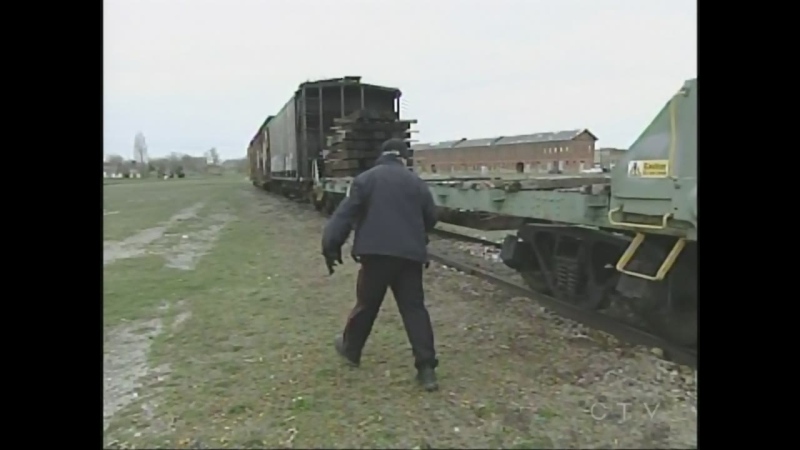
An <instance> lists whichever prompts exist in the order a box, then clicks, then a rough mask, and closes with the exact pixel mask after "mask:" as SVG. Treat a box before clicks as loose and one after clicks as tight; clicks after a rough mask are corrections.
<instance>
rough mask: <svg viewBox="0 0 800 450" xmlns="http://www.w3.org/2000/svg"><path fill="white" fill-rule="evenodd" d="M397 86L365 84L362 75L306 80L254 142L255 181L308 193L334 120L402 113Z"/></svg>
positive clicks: (252, 164)
mask: <svg viewBox="0 0 800 450" xmlns="http://www.w3.org/2000/svg"><path fill="white" fill-rule="evenodd" d="M400 96H401V92H400V90H399V89H397V88H393V87H386V86H378V85H372V84H365V83H362V82H361V77H342V78H334V79H327V80H319V81H309V82H305V83H302V84H300V86H299V87H298V89H297V91H296V92H295V93H294V95H293V96H292V98H290V99H289V101H288V102H286V104H285V105H284V106H283V108H281V110H280V112H278V113H277V114H275V115H274V116H270V117H268V118H267V120H266V121H264V123H263V124H262V125H261V127H259V130H258V133H257V134H256V136H254V137H253V139H252V140H251V141H250V146H249V148H248V154H249V157H250V167H251V178H252V180H253V182H254V184H258V185H261V186H262V187H264V188H266V189H269V190H275V189H276V190H280V191H283V192H284V193H289V192H287V191H294V192H297V193H302V192H308V191H309V190H310V188H311V185H312V183H313V179H314V178H315V176H318V175H319V174H315V173H313V172H314V171H315V170H316V169H315V168H316V167H318V165H319V164H315V161H316V162H317V163H318V162H319V161H320V160H321V158H322V155H323V150H324V149H325V142H326V140H327V137H328V136H329V135H330V134H331V133H332V131H331V128H332V127H333V126H334V119H337V118H342V117H345V116H346V115H348V114H351V113H353V112H356V111H359V110H366V111H373V112H376V113H382V114H386V113H392V114H394V115H395V117H399V111H400Z"/></svg>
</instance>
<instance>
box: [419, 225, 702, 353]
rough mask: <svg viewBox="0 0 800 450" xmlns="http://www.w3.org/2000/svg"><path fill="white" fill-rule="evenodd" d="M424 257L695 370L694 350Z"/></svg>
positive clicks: (444, 233)
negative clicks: (659, 352) (646, 347)
mask: <svg viewBox="0 0 800 450" xmlns="http://www.w3.org/2000/svg"><path fill="white" fill-rule="evenodd" d="M434 234H436V235H438V236H441V237H443V238H446V239H453V240H460V241H465V242H473V243H477V244H482V245H486V246H491V247H495V248H500V247H502V244H500V243H497V242H492V241H489V240H486V239H482V238H479V237H475V236H468V235H464V234H461V233H457V232H453V231H449V230H440V229H437V230H436V231H435V232H434ZM428 255H429V256H430V259H431V260H432V261H436V262H438V263H440V264H443V265H445V266H448V267H452V268H454V269H457V270H460V271H462V272H464V273H466V274H469V275H472V276H476V277H478V278H481V279H484V280H486V281H489V282H490V283H492V284H495V285H497V286H499V287H501V288H503V289H506V290H508V291H511V292H514V293H516V294H519V295H522V296H525V297H528V298H531V299H532V300H534V301H537V302H538V303H539V304H540V305H541V306H544V307H545V308H547V309H549V310H551V311H553V312H555V313H556V314H558V315H560V316H562V317H564V318H567V319H570V320H574V321H576V322H579V323H581V324H583V325H585V326H587V327H589V328H592V329H595V330H600V331H603V332H605V333H608V334H611V335H613V336H615V337H616V338H617V339H619V340H621V341H624V342H628V343H631V344H635V345H645V346H648V347H656V348H660V349H661V350H662V351H663V352H664V356H663V358H664V359H666V360H668V361H672V362H675V363H678V364H683V365H686V366H689V367H692V368H697V351H696V350H694V349H687V348H683V347H680V346H677V345H675V344H672V343H670V342H668V341H666V340H664V339H662V338H660V337H658V336H656V335H654V334H651V333H649V332H647V331H646V330H643V329H641V328H638V327H635V326H633V325H629V324H627V323H625V322H622V321H620V320H618V319H615V318H614V317H611V316H607V315H605V314H602V313H598V312H595V311H587V310H585V309H582V308H579V307H577V306H575V305H572V304H571V303H568V302H565V301H562V300H559V299H557V298H555V297H551V296H549V295H545V294H542V293H539V292H536V291H533V290H531V289H530V288H528V287H527V286H523V285H521V284H518V283H517V282H515V281H512V280H509V279H507V278H504V277H501V276H499V275H496V274H493V273H491V272H488V271H486V270H484V269H481V268H479V267H477V266H473V265H470V264H466V263H463V262H460V261H456V260H454V259H452V258H448V257H446V256H443V255H440V254H437V253H435V252H433V251H430V250H429V252H428Z"/></svg>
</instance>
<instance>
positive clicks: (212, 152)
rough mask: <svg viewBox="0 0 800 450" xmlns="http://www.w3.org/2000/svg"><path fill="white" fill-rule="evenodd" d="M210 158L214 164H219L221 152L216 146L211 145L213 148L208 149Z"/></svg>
mask: <svg viewBox="0 0 800 450" xmlns="http://www.w3.org/2000/svg"><path fill="white" fill-rule="evenodd" d="M208 159H210V162H211V164H212V165H214V166H218V165H219V152H218V151H217V148H216V147H211V150H209V151H208Z"/></svg>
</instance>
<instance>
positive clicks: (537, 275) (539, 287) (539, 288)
mask: <svg viewBox="0 0 800 450" xmlns="http://www.w3.org/2000/svg"><path fill="white" fill-rule="evenodd" d="M519 274H520V276H521V277H522V279H523V280H525V284H527V285H528V287H529V288H531V289H532V290H534V291H536V292H540V293H542V294H545V295H547V294H549V293H550V289H549V288H548V287H547V280H545V278H544V274H543V273H542V272H541V271H538V270H520V271H519Z"/></svg>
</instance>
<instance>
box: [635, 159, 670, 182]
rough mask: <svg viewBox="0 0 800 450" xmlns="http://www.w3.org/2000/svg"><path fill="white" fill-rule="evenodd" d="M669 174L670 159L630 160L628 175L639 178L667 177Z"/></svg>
mask: <svg viewBox="0 0 800 450" xmlns="http://www.w3.org/2000/svg"><path fill="white" fill-rule="evenodd" d="M668 175H669V160H666V159H653V160H649V161H641V160H639V161H629V162H628V176H629V177H637V178H666V177H667V176H668Z"/></svg>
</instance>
